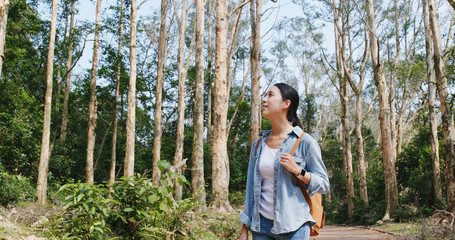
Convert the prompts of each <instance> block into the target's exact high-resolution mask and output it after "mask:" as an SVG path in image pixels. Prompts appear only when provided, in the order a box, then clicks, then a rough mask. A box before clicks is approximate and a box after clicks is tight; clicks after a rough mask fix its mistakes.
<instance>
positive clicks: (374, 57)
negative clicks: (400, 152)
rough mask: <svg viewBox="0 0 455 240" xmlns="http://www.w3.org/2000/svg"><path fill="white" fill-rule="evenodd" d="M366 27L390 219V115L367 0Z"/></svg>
mask: <svg viewBox="0 0 455 240" xmlns="http://www.w3.org/2000/svg"><path fill="white" fill-rule="evenodd" d="M366 3H367V15H368V20H367V24H368V29H369V36H370V53H371V61H372V65H373V73H374V83H375V86H376V89H377V91H378V96H379V124H380V128H381V150H382V158H383V168H384V182H385V192H386V196H385V198H386V199H385V200H386V204H387V209H386V213H385V215H384V218H383V219H384V220H388V219H390V216H391V215H392V214H393V212H394V211H395V209H396V208H397V206H398V187H397V180H396V170H395V154H394V152H393V144H392V139H391V131H390V116H389V114H388V112H389V111H388V109H387V108H388V106H389V103H388V93H387V84H386V81H385V76H384V71H383V67H382V65H381V63H380V59H379V40H378V37H377V34H376V32H377V31H376V23H375V16H374V15H375V13H374V5H373V1H372V0H367V2H366Z"/></svg>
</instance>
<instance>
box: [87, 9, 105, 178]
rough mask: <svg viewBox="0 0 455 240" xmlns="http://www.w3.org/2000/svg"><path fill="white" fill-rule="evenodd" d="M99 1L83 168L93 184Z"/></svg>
mask: <svg viewBox="0 0 455 240" xmlns="http://www.w3.org/2000/svg"><path fill="white" fill-rule="evenodd" d="M101 1H102V0H97V2H96V23H95V40H94V43H93V60H92V73H91V80H90V104H89V108H88V109H89V110H88V111H89V117H88V131H87V132H88V133H87V164H86V168H85V181H86V182H87V183H91V184H93V182H94V176H93V175H94V173H93V152H94V150H95V127H96V111H97V110H96V108H97V106H96V105H97V103H96V70H97V67H98V49H99V45H100V42H99V38H100V37H99V35H100V30H99V29H100V18H101Z"/></svg>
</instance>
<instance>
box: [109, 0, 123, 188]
mask: <svg viewBox="0 0 455 240" xmlns="http://www.w3.org/2000/svg"><path fill="white" fill-rule="evenodd" d="M124 7H125V0H121V2H120V24H119V29H118V52H117V54H118V55H117V57H118V63H117V73H116V76H115V77H116V82H115V104H114V115H113V116H112V118H113V120H112V144H111V165H110V168H109V181H108V182H109V190H110V191H111V192H113V188H112V187H111V186H112V185H113V184H114V181H115V163H116V161H117V131H118V99H119V95H120V74H121V66H122V64H121V59H122V42H123V11H124Z"/></svg>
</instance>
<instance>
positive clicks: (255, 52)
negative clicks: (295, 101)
mask: <svg viewBox="0 0 455 240" xmlns="http://www.w3.org/2000/svg"><path fill="white" fill-rule="evenodd" d="M261 16H262V0H251V2H250V19H251V51H250V66H251V126H250V145H253V142H254V140H255V139H256V138H258V136H259V130H260V127H261V122H260V114H261V95H260V94H261V93H260V91H261V82H260V76H261V66H260V64H261V48H260V47H261Z"/></svg>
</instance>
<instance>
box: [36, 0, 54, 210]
mask: <svg viewBox="0 0 455 240" xmlns="http://www.w3.org/2000/svg"><path fill="white" fill-rule="evenodd" d="M57 9H58V0H53V1H52V20H51V29H50V38H49V51H48V53H47V74H46V95H45V98H44V121H43V135H42V139H41V154H40V161H39V168H38V181H37V184H36V191H37V201H38V203H41V204H45V203H46V200H47V194H46V193H47V173H48V168H49V141H50V132H51V107H52V78H53V75H54V48H55V34H56V26H57Z"/></svg>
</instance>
